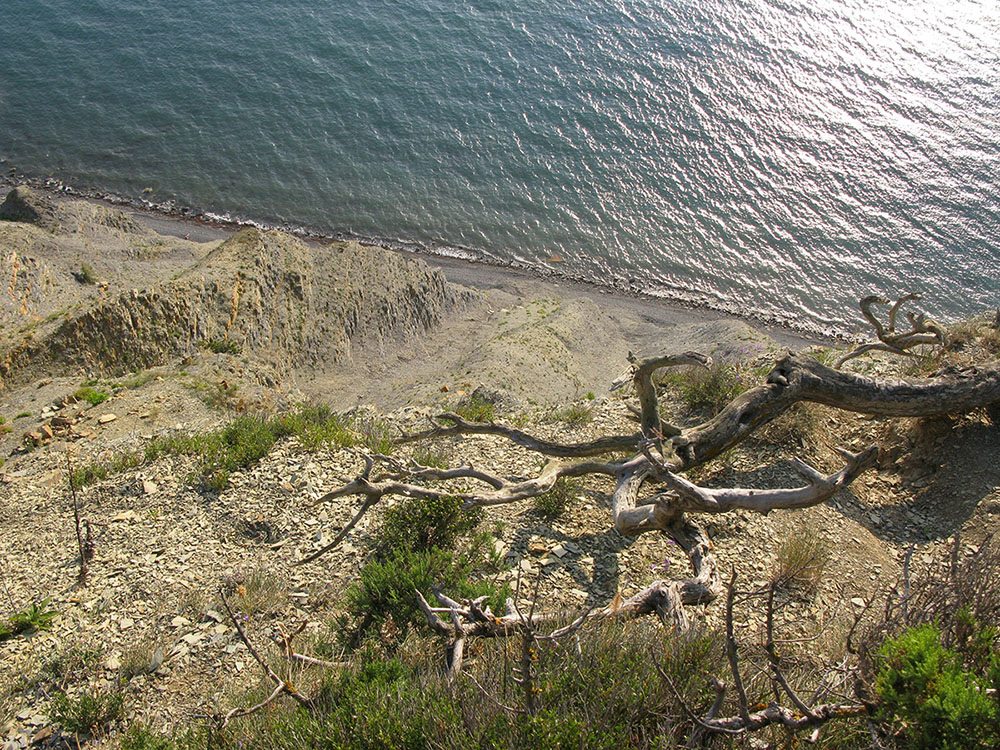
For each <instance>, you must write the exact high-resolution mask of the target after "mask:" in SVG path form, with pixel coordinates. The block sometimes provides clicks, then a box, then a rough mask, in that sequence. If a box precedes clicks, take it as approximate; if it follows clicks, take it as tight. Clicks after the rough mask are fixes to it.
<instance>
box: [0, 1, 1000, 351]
mask: <svg viewBox="0 0 1000 750" xmlns="http://www.w3.org/2000/svg"><path fill="white" fill-rule="evenodd" d="M998 156H1000V15H998V11H997V6H996V5H995V4H994V3H992V2H973V1H971V0H575V1H573V2H570V1H568V0H506V1H505V2H497V1H495V0H471V1H466V2H446V1H445V0H392V1H391V2H389V1H387V0H341V1H340V2H315V0H227V1H225V2H215V3H205V2H196V1H195V0H171V2H163V1H162V0H146V1H144V2H135V1H134V0H130V1H128V2H126V1H125V0H87V1H86V2H81V1H80V0H4V1H3V3H2V4H0V159H2V160H3V164H2V166H3V168H4V170H5V171H6V170H8V169H10V168H11V167H14V168H17V169H19V170H22V171H24V172H27V173H29V174H33V175H36V176H41V177H46V176H53V177H55V178H58V179H60V180H64V181H65V182H67V183H69V184H72V185H74V186H77V187H81V188H94V189H98V190H106V191H111V192H114V193H116V194H119V195H122V196H124V197H128V198H132V199H136V200H140V199H141V200H147V201H150V202H153V203H161V202H164V201H173V202H174V204H175V205H178V206H187V207H191V209H192V210H194V211H197V212H210V213H212V214H218V215H226V216H231V217H243V218H248V219H254V220H257V221H262V222H267V223H272V224H282V225H292V226H302V227H310V228H313V229H315V230H318V231H321V232H325V233H329V234H333V235H352V236H357V237H363V238H373V239H379V240H382V241H385V242H403V243H408V244H412V245H416V246H421V247H423V248H426V249H427V250H430V251H434V252H442V253H450V254H458V255H463V256H467V257H471V258H478V259H482V260H485V261H489V262H495V263H505V264H516V265H526V266H530V267H533V268H536V269H539V270H541V271H543V272H547V273H557V274H562V275H565V276H569V277H576V278H583V279H588V280H591V281H595V282H597V283H600V284H606V285H610V286H614V287H617V288H620V289H627V290H635V291H641V292H645V293H650V294H656V295H663V296H669V297H674V298H677V299H682V300H688V301H693V302H698V303H702V304H706V305H711V306H714V307H718V308H721V309H729V310H733V311H737V312H741V313H745V314H752V315H758V316H762V317H765V318H774V319H778V320H782V321H786V322H790V323H792V324H794V325H799V326H802V327H805V328H812V329H823V330H831V329H832V330H840V331H846V330H850V328H851V327H852V326H854V325H855V324H856V321H857V320H858V314H857V312H856V302H857V299H858V297H860V296H862V295H865V294H869V293H880V294H885V295H887V296H895V295H897V294H900V293H903V292H907V291H921V292H924V293H925V300H924V309H926V310H928V311H929V312H930V313H932V314H935V315H938V316H941V317H944V318H955V317H958V316H961V315H965V314H968V313H972V312H977V311H979V310H981V309H983V308H984V307H987V306H996V305H997V304H998V302H1000V295H998V280H1000V264H998V260H1000V220H998V219H1000V184H998V173H1000V160H998Z"/></svg>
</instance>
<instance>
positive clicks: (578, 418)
mask: <svg viewBox="0 0 1000 750" xmlns="http://www.w3.org/2000/svg"><path fill="white" fill-rule="evenodd" d="M593 420H594V407H593V406H592V405H591V404H583V403H575V404H568V405H566V406H562V407H559V408H557V409H552V410H551V411H550V412H549V413H548V414H546V416H545V421H547V422H564V423H565V424H566V425H567V426H568V427H582V426H583V425H585V424H590V422H592V421H593Z"/></svg>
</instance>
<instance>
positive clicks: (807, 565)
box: [772, 531, 830, 597]
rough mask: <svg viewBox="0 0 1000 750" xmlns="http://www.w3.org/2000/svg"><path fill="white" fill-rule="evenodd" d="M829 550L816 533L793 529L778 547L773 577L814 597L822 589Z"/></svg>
mask: <svg viewBox="0 0 1000 750" xmlns="http://www.w3.org/2000/svg"><path fill="white" fill-rule="evenodd" d="M829 559H830V550H829V548H828V547H827V546H826V544H825V542H823V540H822V539H821V538H820V537H818V536H817V535H816V534H809V533H805V532H800V531H793V532H792V533H791V534H789V535H788V536H787V537H786V538H785V540H784V542H782V543H781V546H780V547H779V548H778V559H777V563H776V568H775V571H774V576H773V578H772V580H773V581H774V582H775V584H777V585H778V586H779V587H781V588H784V589H786V590H789V591H795V592H798V593H801V594H804V595H806V596H808V597H812V596H813V595H815V593H816V592H817V591H818V590H819V584H820V582H821V581H822V580H823V571H824V569H825V568H826V564H827V562H828V561H829Z"/></svg>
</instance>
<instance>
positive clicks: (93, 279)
mask: <svg viewBox="0 0 1000 750" xmlns="http://www.w3.org/2000/svg"><path fill="white" fill-rule="evenodd" d="M73 276H74V277H76V280H77V281H78V282H80V283H81V284H96V283H97V276H96V275H95V274H94V269H93V268H91V267H90V264H89V263H84V264H83V265H81V266H80V270H79V271H77V272H75V273H74V274H73Z"/></svg>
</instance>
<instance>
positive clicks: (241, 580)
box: [233, 566, 285, 615]
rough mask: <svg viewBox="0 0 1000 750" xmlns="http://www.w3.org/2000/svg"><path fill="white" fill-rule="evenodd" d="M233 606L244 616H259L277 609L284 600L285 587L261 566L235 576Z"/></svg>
mask: <svg viewBox="0 0 1000 750" xmlns="http://www.w3.org/2000/svg"><path fill="white" fill-rule="evenodd" d="M233 588H234V591H235V592H236V598H235V600H234V601H233V604H234V605H235V606H236V607H237V608H238V609H239V610H240V611H242V612H243V613H244V614H247V615H259V614H261V613H263V612H268V611H270V610H273V609H275V608H276V607H277V606H278V605H279V604H280V603H281V602H282V601H283V599H284V595H285V587H284V586H283V585H282V583H281V580H280V579H279V578H278V577H277V576H276V575H274V573H272V572H271V571H269V570H268V569H267V568H265V567H263V566H260V567H257V568H254V569H253V570H251V571H249V572H246V573H243V572H237V573H236V575H234V576H233Z"/></svg>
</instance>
